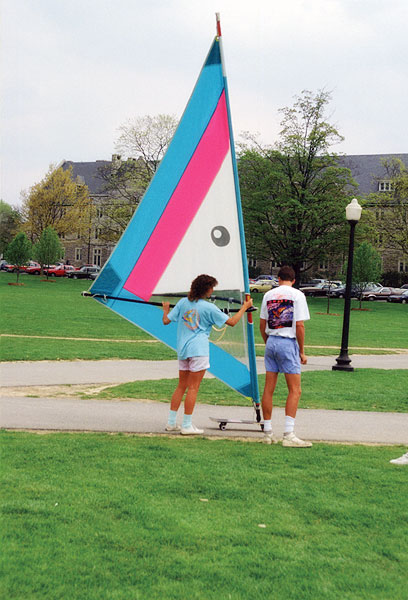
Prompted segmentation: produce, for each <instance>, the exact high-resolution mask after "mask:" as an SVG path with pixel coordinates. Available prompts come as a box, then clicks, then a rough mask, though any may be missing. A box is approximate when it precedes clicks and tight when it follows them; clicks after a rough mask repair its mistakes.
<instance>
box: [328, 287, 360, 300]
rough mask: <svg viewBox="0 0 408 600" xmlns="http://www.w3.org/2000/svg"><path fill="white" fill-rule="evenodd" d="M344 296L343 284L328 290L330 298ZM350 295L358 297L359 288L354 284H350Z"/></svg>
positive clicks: (344, 288)
mask: <svg viewBox="0 0 408 600" xmlns="http://www.w3.org/2000/svg"><path fill="white" fill-rule="evenodd" d="M345 296H346V286H345V285H341V286H339V287H337V288H333V289H331V290H330V297H331V298H345ZM351 297H352V298H359V297H360V289H359V288H357V287H355V286H351Z"/></svg>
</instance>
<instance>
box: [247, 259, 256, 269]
mask: <svg viewBox="0 0 408 600" xmlns="http://www.w3.org/2000/svg"><path fill="white" fill-rule="evenodd" d="M257 263H258V261H257V260H256V258H250V259H249V261H248V266H249V267H256V266H257Z"/></svg>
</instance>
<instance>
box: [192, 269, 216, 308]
mask: <svg viewBox="0 0 408 600" xmlns="http://www.w3.org/2000/svg"><path fill="white" fill-rule="evenodd" d="M217 284H218V281H217V280H216V279H215V277H211V275H198V277H196V278H195V279H194V281H193V282H192V284H191V288H190V291H189V293H188V299H189V300H190V301H191V302H194V301H195V300H200V298H205V297H206V295H207V292H208V290H209V289H210V288H213V287H215V286H216V285H217Z"/></svg>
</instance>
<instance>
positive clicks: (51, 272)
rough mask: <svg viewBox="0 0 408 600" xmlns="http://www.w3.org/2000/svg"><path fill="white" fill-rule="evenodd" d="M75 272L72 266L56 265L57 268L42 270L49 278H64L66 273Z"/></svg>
mask: <svg viewBox="0 0 408 600" xmlns="http://www.w3.org/2000/svg"><path fill="white" fill-rule="evenodd" d="M75 270H76V269H75V267H73V266H72V265H58V266H57V267H51V268H49V269H44V273H45V274H46V275H48V276H49V277H65V276H66V275H68V273H70V272H71V271H75Z"/></svg>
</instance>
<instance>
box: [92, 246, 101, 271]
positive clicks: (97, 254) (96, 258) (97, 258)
mask: <svg viewBox="0 0 408 600" xmlns="http://www.w3.org/2000/svg"><path fill="white" fill-rule="evenodd" d="M101 262H102V250H101V249H100V248H94V251H93V264H94V265H97V266H98V267H100V266H101Z"/></svg>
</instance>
